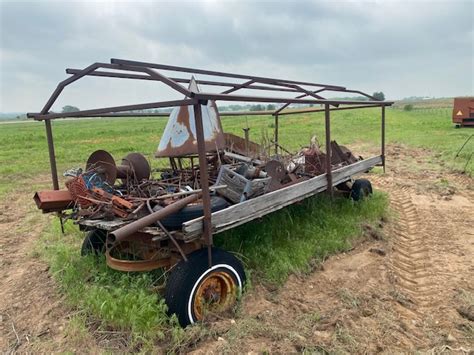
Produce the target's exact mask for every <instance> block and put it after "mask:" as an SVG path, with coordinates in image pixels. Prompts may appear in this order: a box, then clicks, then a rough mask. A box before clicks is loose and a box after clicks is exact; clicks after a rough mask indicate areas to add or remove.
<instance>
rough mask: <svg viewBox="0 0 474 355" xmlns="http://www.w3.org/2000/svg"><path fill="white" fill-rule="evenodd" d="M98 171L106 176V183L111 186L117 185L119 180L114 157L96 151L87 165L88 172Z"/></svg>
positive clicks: (103, 151) (101, 151) (105, 152)
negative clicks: (117, 179)
mask: <svg viewBox="0 0 474 355" xmlns="http://www.w3.org/2000/svg"><path fill="white" fill-rule="evenodd" d="M92 169H94V170H96V171H97V172H98V173H99V174H102V175H103V176H104V179H105V181H107V183H108V184H109V185H113V184H114V183H115V179H116V178H117V167H116V165H115V160H114V158H113V157H112V155H111V154H110V153H109V152H107V151H105V150H96V151H95V152H94V153H92V154H91V155H90V156H89V159H87V163H86V171H89V170H92Z"/></svg>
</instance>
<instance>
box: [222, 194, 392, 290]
mask: <svg viewBox="0 0 474 355" xmlns="http://www.w3.org/2000/svg"><path fill="white" fill-rule="evenodd" d="M386 207H387V197H386V195H385V194H382V193H380V192H377V193H375V194H374V196H373V197H372V198H371V199H370V200H368V201H365V202H363V203H354V202H353V201H350V200H348V199H345V198H337V199H335V200H334V201H331V200H330V199H329V198H328V197H327V196H326V195H319V196H317V197H315V198H311V199H307V200H305V201H304V202H302V203H301V204H297V205H293V206H291V207H289V208H286V209H283V210H281V211H279V212H276V213H273V214H270V215H267V216H265V217H264V218H262V220H261V221H259V222H254V223H248V224H244V225H242V226H240V227H238V228H235V229H231V230H229V231H227V232H224V233H223V234H221V235H217V236H215V244H216V245H217V246H219V247H222V248H223V249H226V250H230V251H234V252H236V253H237V254H238V255H242V258H243V260H244V262H245V263H246V266H247V268H248V269H250V270H252V271H253V272H255V273H256V274H257V275H258V276H259V277H260V279H262V280H265V281H268V282H271V283H275V284H281V283H282V282H284V281H285V280H286V279H287V277H288V275H289V274H291V273H301V272H306V271H310V270H311V267H312V265H314V264H315V263H316V264H317V263H319V262H321V261H323V260H324V259H325V258H326V257H327V256H328V255H331V254H334V253H337V252H340V251H344V250H347V249H348V248H349V247H350V246H351V241H352V239H353V238H355V237H358V236H360V235H361V233H362V231H361V224H362V223H363V222H367V223H371V222H374V221H376V220H377V219H380V218H381V216H383V215H384V213H385V210H386Z"/></svg>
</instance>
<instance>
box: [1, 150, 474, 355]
mask: <svg viewBox="0 0 474 355" xmlns="http://www.w3.org/2000/svg"><path fill="white" fill-rule="evenodd" d="M387 156H388V157H389V158H388V169H387V173H386V174H379V173H371V174H368V176H367V177H368V178H369V179H370V180H371V181H372V182H373V184H374V185H375V187H376V188H378V189H380V190H383V191H386V192H388V193H389V196H390V201H391V215H390V218H389V219H388V220H386V221H381V222H380V225H379V226H376V227H375V228H374V227H370V226H366V227H365V228H364V230H365V236H364V238H362V239H361V240H359V241H358V242H357V245H354V248H353V250H351V251H350V252H348V253H344V254H339V255H336V256H333V257H330V258H329V259H328V260H326V261H325V262H324V264H323V265H322V266H319V267H315V270H313V271H312V272H311V273H309V274H307V275H293V276H291V277H290V278H289V279H288V281H287V282H286V283H285V285H284V286H283V287H281V288H278V289H276V290H275V289H272V288H270V287H268V286H265V285H261V284H254V285H253V287H252V289H251V290H250V291H249V292H247V293H246V295H245V296H244V299H243V301H242V304H241V307H240V309H239V310H238V311H237V313H236V314H235V317H234V319H221V320H218V321H213V322H209V323H207V324H205V325H204V327H206V329H207V330H208V331H207V332H206V335H205V336H202V333H200V332H196V334H197V335H196V336H197V337H199V339H197V338H196V339H193V337H192V336H190V341H189V344H190V345H188V346H183V347H182V348H180V349H177V350H178V351H182V352H188V351H192V352H194V353H195V354H207V353H221V352H238V353H259V352H272V353H294V352H302V351H309V352H312V351H313V352H325V351H327V352H348V353H354V352H355V353H367V352H368V353H375V352H383V353H393V352H416V351H425V352H426V351H429V352H433V353H438V352H451V353H472V351H474V322H473V313H474V305H473V299H474V263H473V260H474V227H473V226H474V181H473V180H472V179H471V178H469V177H467V176H465V175H462V174H457V173H454V172H451V171H450V170H449V169H448V168H447V167H445V166H444V165H445V164H443V163H442V162H438V161H436V156H434V155H433V154H432V153H431V152H429V151H427V150H423V149H413V148H410V149H409V148H407V147H404V146H397V145H391V146H389V147H388V153H387ZM0 211H1V214H0V257H1V268H2V274H1V277H0V317H1V318H0V350H2V351H5V352H8V351H12V350H17V351H40V352H51V351H64V350H72V351H78V352H84V351H86V352H96V351H106V350H107V346H106V345H104V344H105V343H103V342H101V341H100V339H98V338H97V336H95V335H94V334H93V332H92V330H91V334H89V335H88V336H87V337H86V338H84V337H82V338H81V339H82V340H81V341H82V343H80V342H79V343H78V341H77V339H76V337H74V335H73V334H70V332H68V331H67V330H68V329H69V328H68V322H69V318H70V316H71V312H72V311H71V310H70V309H69V308H68V307H67V306H66V305H65V304H64V301H63V300H62V298H61V295H60V294H59V292H58V291H57V287H56V286H55V284H54V282H53V280H52V279H51V278H50V275H49V273H48V268H47V266H46V264H44V263H43V262H42V261H40V260H38V259H37V258H35V256H34V254H32V250H33V248H34V245H35V242H36V240H37V238H38V236H39V235H40V233H41V230H42V228H43V226H44V225H45V224H46V223H48V220H49V219H48V217H46V216H43V215H41V214H39V213H38V212H37V211H36V210H35V208H34V207H33V206H32V203H31V191H19V192H17V193H15V194H14V195H11V196H9V198H8V199H7V200H6V201H2V202H1V205H0ZM190 334H192V332H190ZM84 339H88V342H87V343H84ZM191 344H192V345H191ZM109 349H110V348H109ZM156 351H157V352H164V351H166V349H165V348H163V347H157V348H156Z"/></svg>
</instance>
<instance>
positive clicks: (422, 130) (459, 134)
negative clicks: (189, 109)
mask: <svg viewBox="0 0 474 355" xmlns="http://www.w3.org/2000/svg"><path fill="white" fill-rule="evenodd" d="M450 115H451V110H449V109H436V110H431V109H430V110H415V111H412V112H404V111H401V110H397V109H387V142H388V143H402V144H406V145H409V146H413V147H424V148H429V149H432V150H433V151H434V153H439V154H440V155H441V157H440V158H441V159H443V160H444V161H446V162H448V164H450V166H451V167H453V168H456V169H462V168H463V167H464V165H465V163H466V161H467V159H468V157H469V156H470V155H471V154H472V153H473V152H474V139H473V140H472V141H471V142H470V143H469V144H468V145H467V146H466V147H465V148H464V150H463V152H462V153H461V154H460V156H459V157H458V158H457V159H456V160H453V159H454V156H455V155H456V152H457V151H458V149H459V148H460V147H461V145H462V144H463V143H464V142H465V141H466V139H467V138H468V137H469V136H470V135H471V134H473V133H474V132H473V130H472V129H468V128H464V129H454V128H453V125H452V124H451V118H450ZM331 117H332V138H333V139H336V140H337V141H338V142H339V143H340V144H349V145H350V144H354V143H355V144H358V145H359V146H360V148H362V149H364V150H371V151H373V152H376V151H377V149H378V146H379V143H380V110H379V109H362V110H353V111H335V112H333V113H332V116H331ZM247 122H248V125H249V127H250V128H251V130H250V137H251V139H252V140H254V141H256V142H260V141H261V137H262V133H266V134H267V135H269V136H271V135H272V134H273V127H274V125H273V118H272V117H270V116H264V117H257V116H250V117H227V118H223V120H222V123H223V126H224V130H226V131H229V132H233V133H235V134H239V135H242V134H243V132H242V128H243V127H245V126H246V124H247ZM165 124H166V119H165V118H141V119H132V118H120V119H100V120H99V119H95V120H75V121H74V119H71V120H63V121H54V123H53V133H54V140H55V148H56V157H57V164H58V170H59V173H60V174H61V173H62V172H63V171H64V170H66V169H68V168H70V167H74V166H84V165H85V161H86V160H87V157H88V156H89V155H90V153H92V152H93V151H94V150H97V149H106V150H108V151H110V152H111V153H112V154H113V156H114V157H115V158H116V159H117V160H119V159H121V158H122V157H123V156H125V155H126V154H128V153H130V152H132V151H139V152H142V153H144V154H145V155H146V156H147V157H148V158H149V159H150V161H151V162H152V165H153V166H155V167H156V166H158V165H159V164H160V161H157V160H156V159H154V158H153V154H154V152H155V150H156V147H157V145H158V142H159V139H160V135H161V133H162V131H163V128H164V126H165ZM279 132H280V142H281V144H282V145H283V146H284V147H286V148H287V149H289V150H291V151H296V150H298V149H299V148H300V147H301V146H302V145H307V144H308V143H309V140H310V138H311V136H313V135H314V134H316V135H317V136H318V137H319V140H320V141H321V142H324V118H323V114H322V113H308V114H301V115H295V116H281V117H280V130H279ZM390 158H391V157H390V156H388V157H387V160H388V164H390ZM467 172H468V173H469V174H471V175H472V173H473V172H474V162H473V161H471V163H470V164H469V165H468V166H467ZM47 173H49V158H48V149H47V144H46V137H45V131H44V125H43V124H42V123H40V122H28V123H17V124H5V125H0V197H1V196H3V195H4V194H5V193H7V192H8V191H11V190H12V189H14V187H15V186H16V185H17V184H29V183H30V181H31V179H33V178H34V177H35V176H36V175H38V174H47Z"/></svg>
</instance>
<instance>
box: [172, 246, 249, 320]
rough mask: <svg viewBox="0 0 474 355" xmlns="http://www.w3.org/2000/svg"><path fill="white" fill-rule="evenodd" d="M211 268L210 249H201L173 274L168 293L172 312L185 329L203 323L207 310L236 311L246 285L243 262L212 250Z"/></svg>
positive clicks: (181, 263)
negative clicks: (209, 263) (211, 264)
mask: <svg viewBox="0 0 474 355" xmlns="http://www.w3.org/2000/svg"><path fill="white" fill-rule="evenodd" d="M212 261H213V266H212V267H211V268H209V265H208V257H207V248H206V249H200V250H197V251H195V252H193V253H191V254H189V256H188V261H184V260H182V261H180V262H179V263H178V264H177V265H176V266H175V267H174V268H173V269H172V271H171V274H170V276H169V279H168V283H167V285H166V290H165V300H166V304H167V305H168V313H169V314H170V315H172V314H176V316H177V317H178V320H179V323H180V324H181V326H183V327H185V326H187V325H189V324H193V323H195V322H198V321H201V320H202V319H203V317H204V315H205V312H206V310H208V311H210V312H213V313H215V312H224V311H226V310H229V309H230V308H232V306H233V305H234V304H235V303H236V301H237V299H238V297H239V296H240V294H241V292H242V288H243V286H244V284H245V273H244V269H243V267H242V264H241V262H240V261H239V260H238V259H237V258H236V257H235V256H234V255H232V254H231V253H228V252H226V251H224V250H220V249H217V248H212Z"/></svg>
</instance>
